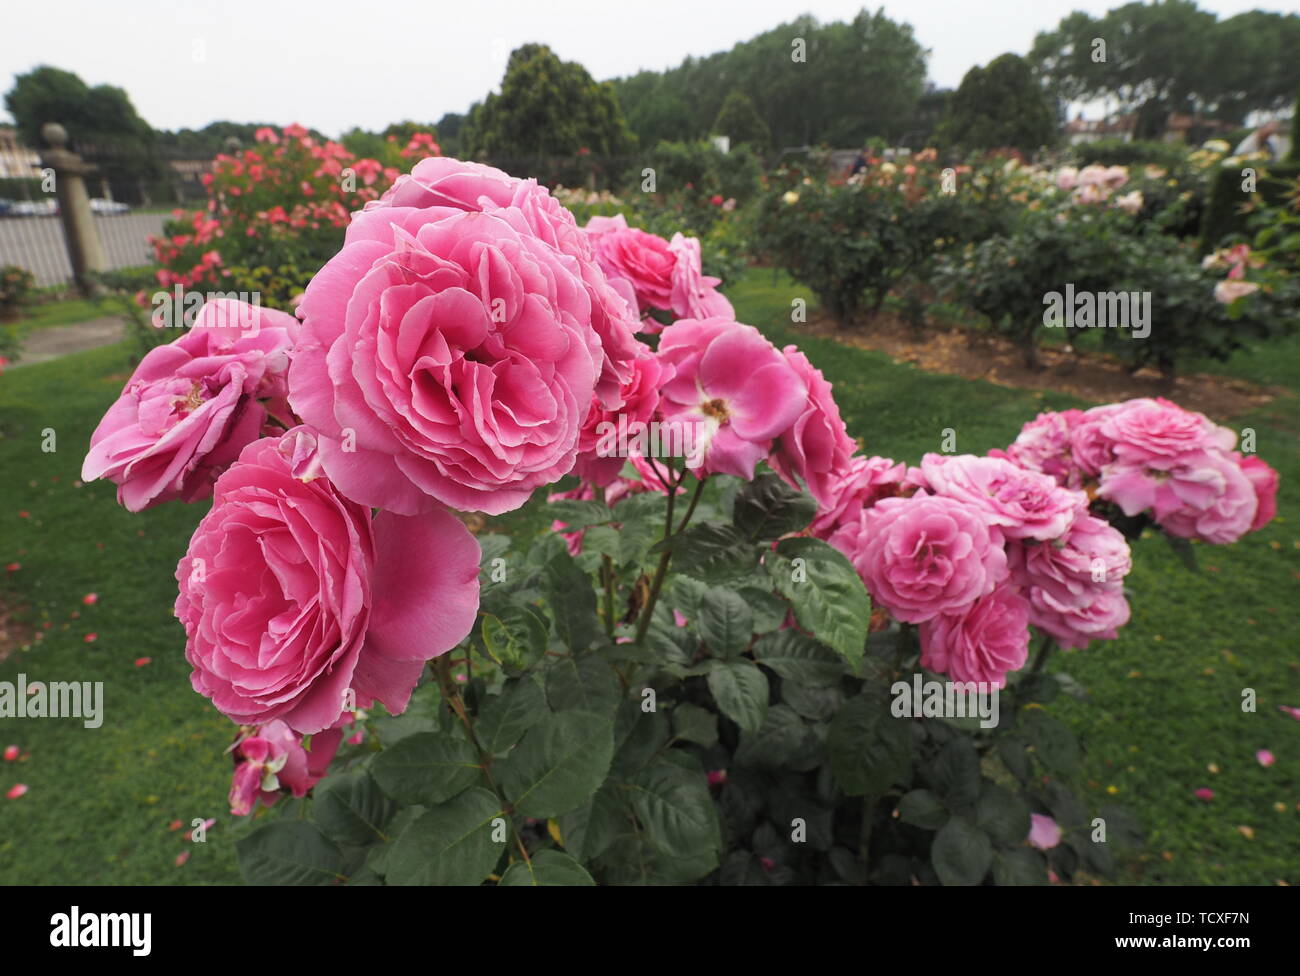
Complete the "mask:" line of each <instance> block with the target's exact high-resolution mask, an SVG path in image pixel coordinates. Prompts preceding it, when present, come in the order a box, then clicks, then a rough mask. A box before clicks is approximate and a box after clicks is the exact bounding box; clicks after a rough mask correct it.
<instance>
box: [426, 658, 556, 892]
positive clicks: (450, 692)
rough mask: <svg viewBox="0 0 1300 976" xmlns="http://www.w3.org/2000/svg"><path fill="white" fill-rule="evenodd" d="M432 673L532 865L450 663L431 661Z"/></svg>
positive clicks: (522, 850)
mask: <svg viewBox="0 0 1300 976" xmlns="http://www.w3.org/2000/svg"><path fill="white" fill-rule="evenodd" d="M433 673H434V675H435V677H437V679H438V686H439V687H440V688H441V689H442V697H443V698H445V699H446V700H447V704H448V705H450V706H451V710H452V711H453V712H455V713H456V717H457V718H459V719H460V720H461V723H462V724H463V725H464V726H465V732H466V734H467V735H468V736H469V741H470V744H471V745H472V746H473V747H474V751H475V752H477V753H478V759H479V768H480V769H481V770H483V778H484V779H485V780H486V781H487V785H488V788H489V789H491V790H492V792H493V793H495V794H496V797H497V799H498V800H500V801H501V809H502V811H503V812H504V813H505V814H506V818H507V821H508V822H509V824H510V832H511V833H512V834H513V835H514V838H515V843H516V844H518V845H519V853H520V854H521V855H523V858H524V861H525V863H527V864H528V865H530V870H531V865H532V860H533V859H532V858H531V857H529V856H528V848H527V847H525V846H524V839H523V838H522V837H520V836H519V831H518V830H517V829H516V827H515V819H514V816H513V812H514V811H513V810H512V809H511V806H510V801H509V800H507V799H506V796H505V794H504V793H502V792H501V788H500V787H498V786H497V784H496V780H494V779H493V778H492V770H491V769H490V766H491V761H492V757H491V756H489V755H488V754H487V752H486V750H484V748H483V745H482V743H480V742H479V740H478V735H476V734H475V732H474V722H473V720H472V719H471V718H470V717H469V711H468V710H467V709H466V708H465V699H463V698H462V697H461V694H460V689H459V688H457V687H456V682H455V681H453V680H452V677H451V661H450V660H448V659H447V657H446V656H445V655H444V656H442V657H436V658H434V659H433Z"/></svg>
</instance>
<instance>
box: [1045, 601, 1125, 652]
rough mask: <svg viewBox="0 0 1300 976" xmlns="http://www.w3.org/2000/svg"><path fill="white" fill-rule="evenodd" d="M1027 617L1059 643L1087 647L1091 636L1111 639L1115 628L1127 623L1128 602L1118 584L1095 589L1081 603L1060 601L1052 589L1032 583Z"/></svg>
mask: <svg viewBox="0 0 1300 976" xmlns="http://www.w3.org/2000/svg"><path fill="white" fill-rule="evenodd" d="M1026 595H1027V596H1028V598H1029V620H1030V623H1032V624H1033V625H1034V626H1035V627H1037V628H1038V629H1039V630H1041V631H1044V632H1045V633H1048V634H1051V635H1052V636H1053V637H1054V638H1056V640H1057V642H1058V643H1059V644H1060V645H1061V646H1062V647H1087V646H1088V643H1089V642H1090V641H1093V640H1115V638H1117V637H1119V629H1120V628H1121V627H1123V626H1124V625H1125V624H1126V623H1128V618H1129V606H1128V601H1127V600H1126V599H1124V590H1123V589H1122V588H1118V587H1117V588H1115V589H1106V590H1097V591H1095V593H1094V596H1093V599H1092V600H1091V601H1090V602H1088V603H1086V604H1084V605H1083V606H1076V605H1074V604H1073V603H1072V602H1071V603H1061V602H1060V601H1058V600H1057V599H1056V598H1055V597H1054V596H1053V591H1051V590H1048V589H1043V588H1041V587H1032V588H1031V589H1030V590H1029V591H1028V593H1027V594H1026Z"/></svg>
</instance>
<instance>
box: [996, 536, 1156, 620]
mask: <svg viewBox="0 0 1300 976" xmlns="http://www.w3.org/2000/svg"><path fill="white" fill-rule="evenodd" d="M1010 557H1011V569H1012V573H1013V575H1014V576H1015V577H1016V579H1017V580H1018V581H1019V583H1020V585H1021V586H1022V587H1023V588H1024V589H1027V590H1028V589H1032V588H1033V587H1038V588H1041V589H1044V590H1047V591H1048V592H1049V593H1050V594H1051V596H1052V598H1053V600H1054V601H1055V602H1056V604H1057V605H1058V606H1074V607H1082V606H1086V605H1087V604H1088V603H1091V602H1092V601H1093V600H1094V599H1096V597H1097V594H1098V592H1099V591H1102V590H1116V589H1122V587H1123V581H1124V577H1125V576H1127V575H1128V572H1129V570H1130V569H1132V568H1133V561H1132V555H1131V553H1130V551H1129V546H1128V542H1126V541H1125V539H1124V536H1123V535H1122V534H1121V533H1120V532H1119V530H1117V529H1115V528H1113V527H1112V526H1111V525H1110V523H1108V522H1104V521H1102V520H1101V519H1099V518H1096V517H1095V516H1092V515H1087V514H1081V515H1080V516H1079V517H1078V518H1077V519H1075V521H1074V524H1072V525H1071V526H1070V530H1069V532H1067V533H1066V534H1065V536H1063V537H1062V538H1061V539H1058V540H1056V541H1055V542H1050V543H1032V542H1026V543H1024V544H1022V545H1015V546H1012V547H1011V550H1010Z"/></svg>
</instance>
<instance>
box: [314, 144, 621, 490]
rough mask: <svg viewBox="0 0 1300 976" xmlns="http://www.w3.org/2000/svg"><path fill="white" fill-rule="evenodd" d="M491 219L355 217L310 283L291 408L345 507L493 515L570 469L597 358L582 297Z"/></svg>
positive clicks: (426, 214) (550, 261)
mask: <svg viewBox="0 0 1300 976" xmlns="http://www.w3.org/2000/svg"><path fill="white" fill-rule="evenodd" d="M436 161H437V159H436V158H435V159H431V160H429V162H436ZM513 213H514V214H515V215H516V216H517V215H518V213H519V212H518V211H513ZM500 214H506V215H509V214H510V212H508V211H497V212H494V213H463V212H459V211H448V210H445V209H441V208H432V209H428V210H414V209H407V208H402V207H390V208H381V209H376V210H369V211H365V212H363V213H361V214H358V215H357V216H356V217H355V218H354V219H353V221H352V224H351V225H350V226H349V227H348V231H347V238H346V242H345V243H344V245H343V249H342V250H341V251H340V252H339V253H338V254H336V255H335V256H334V257H333V258H331V259H330V261H329V262H328V263H327V264H326V265H325V267H323V268H322V269H321V270H320V271H318V272H317V273H316V276H315V277H314V278H313V279H312V281H311V284H310V285H308V286H307V293H306V297H305V298H304V299H303V303H302V312H303V316H304V320H303V329H302V338H301V340H300V342H299V345H298V348H297V350H296V352H295V358H294V362H293V366H292V367H291V369H290V371H289V399H290V402H291V403H292V404H293V407H294V409H295V411H297V413H298V415H299V416H300V417H301V418H302V419H303V421H304V422H306V423H307V424H310V425H311V426H312V427H314V428H316V430H317V431H319V432H320V435H321V442H320V453H321V462H322V463H323V464H324V466H325V472H326V474H327V475H329V477H330V480H332V481H333V482H334V484H335V485H337V486H338V489H339V490H340V491H341V492H343V494H345V495H346V496H347V497H348V498H350V499H352V500H353V501H356V502H358V503H360V504H363V505H370V506H374V507H379V508H385V509H389V510H391V511H393V512H396V513H398V514H401V515H414V514H417V513H419V512H422V511H429V510H433V509H436V508H437V507H438V505H439V503H442V504H445V505H450V506H452V507H454V508H459V509H462V510H465V511H469V510H480V511H483V512H487V513H489V514H493V515H499V514H500V513H502V512H507V511H510V510H512V509H515V508H518V507H519V506H520V505H522V504H523V503H524V502H525V501H527V499H528V496H529V495H530V494H531V492H532V490H533V489H534V488H536V487H538V486H540V485H546V484H550V483H551V482H553V481H555V480H556V479H558V478H559V477H561V476H563V475H565V474H567V473H568V472H569V470H570V469H571V468H572V467H573V462H574V458H575V457H576V454H577V447H578V430H579V428H580V427H581V426H582V423H583V421H584V420H585V419H586V416H587V412H588V410H589V409H590V407H591V398H592V393H593V392H594V390H595V383H596V377H597V374H598V372H599V369H600V363H601V361H602V352H601V347H600V341H599V338H598V337H597V335H596V333H595V332H594V331H593V329H592V326H591V300H590V296H589V294H588V292H587V290H586V288H585V286H584V284H583V281H582V279H581V277H580V276H579V274H578V271H579V269H578V267H577V265H576V263H575V262H574V261H573V260H572V259H570V258H568V257H566V256H564V255H561V254H559V253H558V252H557V251H555V250H554V249H553V248H551V247H550V246H548V245H547V244H545V243H544V242H543V241H541V240H540V239H539V238H537V237H535V236H533V235H531V234H529V233H526V232H520V231H519V230H517V229H515V228H514V227H513V226H511V223H510V222H508V221H507V220H506V219H504V218H503V217H502V216H500Z"/></svg>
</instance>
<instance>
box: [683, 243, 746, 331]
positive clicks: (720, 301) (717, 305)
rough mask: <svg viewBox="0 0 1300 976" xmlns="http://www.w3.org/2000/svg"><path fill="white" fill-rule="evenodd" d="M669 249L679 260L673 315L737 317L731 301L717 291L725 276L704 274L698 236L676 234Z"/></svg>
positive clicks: (688, 317) (689, 317) (685, 317)
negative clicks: (716, 276) (722, 277)
mask: <svg viewBox="0 0 1300 976" xmlns="http://www.w3.org/2000/svg"><path fill="white" fill-rule="evenodd" d="M668 250H670V251H671V252H672V253H673V257H674V258H676V260H677V263H676V264H674V265H673V279H672V308H671V311H672V313H673V315H675V316H676V317H677V318H679V319H709V318H727V319H732V318H735V317H736V313H735V310H734V309H733V308H732V307H731V302H729V301H727V299H726V298H725V297H724V296H723V295H721V294H720V293H719V292H718V291H717V287H718V285H720V284H721V283H722V279H721V278H713V277H710V276H709V275H706V274H704V271H703V264H702V258H701V256H700V241H699V238H696V237H686V236H685V235H684V234H674V235H673V239H672V240H671V241H669V243H668Z"/></svg>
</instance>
